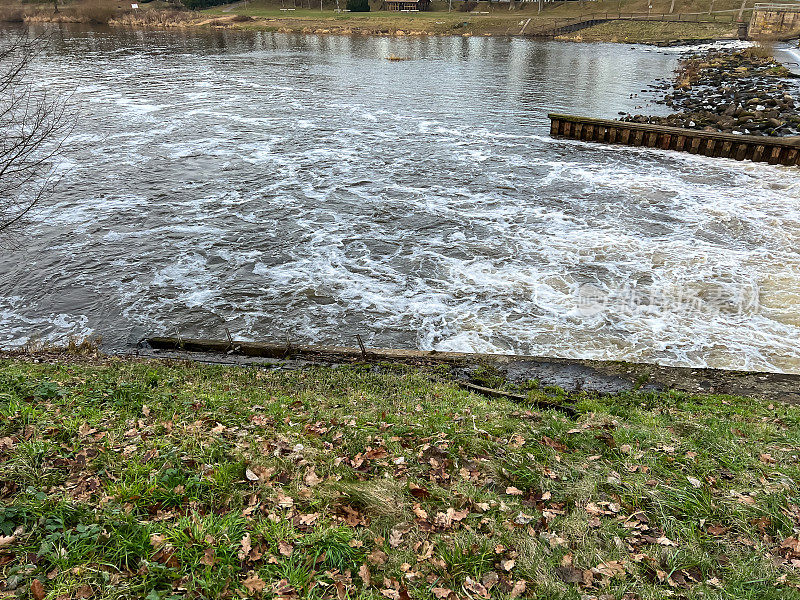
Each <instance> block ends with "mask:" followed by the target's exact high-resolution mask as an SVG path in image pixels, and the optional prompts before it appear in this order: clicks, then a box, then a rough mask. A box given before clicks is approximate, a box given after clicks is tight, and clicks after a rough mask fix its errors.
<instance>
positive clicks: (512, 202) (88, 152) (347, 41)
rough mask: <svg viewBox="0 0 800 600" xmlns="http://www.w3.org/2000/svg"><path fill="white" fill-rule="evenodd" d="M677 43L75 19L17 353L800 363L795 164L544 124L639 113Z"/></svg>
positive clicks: (55, 47)
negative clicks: (132, 346) (54, 163)
mask: <svg viewBox="0 0 800 600" xmlns="http://www.w3.org/2000/svg"><path fill="white" fill-rule="evenodd" d="M390 54H396V55H400V56H407V57H409V58H411V59H412V60H408V61H403V62H390V61H387V60H386V59H385V57H386V56H388V55H390ZM677 58H678V55H677V54H676V53H675V52H671V51H666V52H665V51H659V50H657V49H653V48H645V47H635V48H630V47H627V46H622V45H612V44H594V45H581V44H559V43H547V42H539V41H529V40H520V39H513V40H506V39H494V38H492V39H489V38H470V39H466V38H424V39H389V38H360V37H324V36H323V37H316V36H292V35H282V34H273V33H258V32H238V33H237V32H119V31H118V32H112V31H110V30H109V31H92V30H85V29H80V28H64V29H61V30H58V32H57V33H56V35H54V36H53V38H52V40H51V42H50V48H49V50H48V53H47V55H46V56H45V57H43V59H42V60H41V61H39V62H38V63H37V65H36V79H37V81H38V82H39V84H40V85H42V86H46V87H47V88H48V89H60V90H65V91H70V92H71V93H72V103H73V106H76V107H78V109H79V119H80V120H79V127H78V132H79V133H77V134H76V135H75V136H73V139H72V140H71V141H70V147H71V149H72V151H71V153H70V155H69V156H68V157H67V159H66V160H65V162H64V165H62V166H63V169H64V173H65V179H64V182H63V185H62V187H61V190H60V192H59V193H58V195H57V197H56V198H55V199H54V201H53V202H52V203H51V204H50V205H49V206H47V207H46V208H45V209H44V210H43V211H41V212H40V213H39V214H38V215H37V222H36V223H35V226H34V228H33V229H32V230H31V231H29V232H28V233H27V234H26V236H25V239H24V240H23V244H22V245H21V246H20V247H19V248H15V249H13V250H11V251H3V252H2V255H0V319H2V324H3V325H2V328H1V329H0V345H4V346H14V345H20V344H24V343H26V342H27V341H29V340H30V339H32V338H38V339H45V340H58V339H64V338H65V337H67V336H70V335H77V336H83V335H87V334H99V335H102V336H103V338H104V340H105V343H106V344H107V345H108V346H109V347H110V348H112V349H121V348H123V347H124V346H125V345H126V344H128V343H130V342H135V341H136V340H138V339H139V338H140V337H142V336H144V335H147V334H158V333H161V334H174V333H176V332H179V333H180V334H181V335H183V336H185V337H190V336H205V337H216V338H220V337H223V336H224V328H225V327H228V328H229V329H230V330H231V332H233V334H234V335H235V336H237V337H240V338H244V339H258V340H270V341H277V340H285V339H286V337H287V335H288V336H290V338H291V339H292V340H294V341H295V342H306V343H311V342H313V343H334V344H345V345H353V344H354V340H353V336H354V334H356V333H360V334H361V335H362V336H363V337H364V339H365V341H367V343H368V344H370V345H376V346H377V345H380V346H398V347H406V348H423V349H439V350H466V351H482V352H483V351H485V352H513V353H526V354H541V355H552V356H566V357H589V358H606V359H626V360H637V361H649V362H659V363H664V364H676V365H710V366H717V367H731V368H750V369H766V370H779V371H780V370H783V371H793V372H798V371H800V350H799V349H798V343H797V340H798V339H799V337H800V336H798V333H799V332H800V328H799V326H800V317H798V307H799V306H800V293H798V289H800V285H799V284H800V256H798V247H800V204H799V203H798V195H799V193H800V192H799V190H800V188H799V187H798V183H800V172H799V171H798V170H797V169H790V168H784V167H772V166H768V165H764V164H752V163H736V162H733V161H726V160H712V159H708V158H705V157H696V156H691V155H688V154H677V153H666V152H661V151H656V150H642V149H632V148H621V147H607V146H602V145H590V144H584V143H579V142H573V141H559V140H554V139H551V138H550V137H549V135H548V121H547V119H546V114H547V112H548V111H563V112H570V113H577V114H586V115H595V116H604V117H614V116H616V113H617V111H618V110H625V111H632V112H634V111H636V110H637V107H639V106H641V105H642V104H643V103H644V101H643V100H642V97H641V95H640V96H639V97H636V96H634V97H633V98H631V95H632V94H641V90H642V89H644V88H645V87H646V85H647V84H649V83H651V82H652V81H653V80H654V79H655V78H658V77H668V76H669V74H670V72H671V71H672V69H673V68H674V67H675V65H676V62H677ZM638 110H648V111H654V110H658V108H657V107H652V106H651V107H647V108H644V109H642V108H640V109H638Z"/></svg>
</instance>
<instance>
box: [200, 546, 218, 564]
mask: <svg viewBox="0 0 800 600" xmlns="http://www.w3.org/2000/svg"><path fill="white" fill-rule="evenodd" d="M216 563H217V557H216V554H214V549H213V548H206V549H205V550H204V551H203V556H201V557H200V564H201V565H205V566H207V567H213V566H214V565H215V564H216Z"/></svg>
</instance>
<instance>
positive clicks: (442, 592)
mask: <svg viewBox="0 0 800 600" xmlns="http://www.w3.org/2000/svg"><path fill="white" fill-rule="evenodd" d="M431 592H433V595H434V596H436V597H437V598H439V599H440V600H441V599H442V598H447V597H448V596H449V595H450V594H452V593H453V590H451V589H449V588H443V587H435V588H433V589H432V590H431Z"/></svg>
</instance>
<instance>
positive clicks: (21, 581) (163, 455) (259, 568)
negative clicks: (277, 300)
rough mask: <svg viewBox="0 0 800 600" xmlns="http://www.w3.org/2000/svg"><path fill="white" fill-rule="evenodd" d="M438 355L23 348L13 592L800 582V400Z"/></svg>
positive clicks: (6, 557)
mask: <svg viewBox="0 0 800 600" xmlns="http://www.w3.org/2000/svg"><path fill="white" fill-rule="evenodd" d="M431 375H432V374H431V373H430V372H426V371H421V370H417V369H412V368H409V367H400V366H384V367H375V366H352V367H342V368H313V369H306V370H295V371H277V370H262V369H254V368H250V369H246V368H226V367H210V366H200V365H195V364H182V363H180V364H179V363H174V364H167V363H162V362H155V361H151V362H132V361H122V360H107V361H106V360H100V361H92V362H81V361H78V362H72V363H66V362H54V364H47V363H34V362H30V361H20V360H4V361H2V362H0V501H1V502H2V508H0V569H1V570H2V571H1V572H0V581H3V582H5V587H4V591H3V592H0V593H5V594H6V595H7V596H14V595H19V594H28V593H29V594H30V596H31V597H34V598H43V597H48V598H67V597H72V598H88V597H92V598H151V599H156V598H170V597H184V596H186V595H189V596H192V597H205V598H225V597H262V596H263V597H280V598H334V597H337V598H346V597H350V598H375V599H378V598H390V599H401V598H415V599H417V598H419V599H432V600H433V599H436V600H444V599H447V600H454V599H457V598H490V597H491V598H516V597H525V598H543V599H544V598H548V599H553V598H575V599H577V598H600V597H602V598H606V599H609V598H617V599H619V598H625V599H627V600H632V599H635V598H641V599H647V598H653V599H655V598H664V597H667V596H672V597H679V598H754V599H755V598H759V599H770V598H774V599H778V598H780V599H788V598H800V591H798V581H800V580H799V579H798V568H797V567H798V565H800V562H798V560H799V559H800V542H798V541H797V532H798V528H799V527H800V509H798V504H800V498H798V497H797V496H798V492H797V489H798V479H799V478H800V471H799V470H798V453H799V452H800V429H798V425H799V424H800V408H798V407H787V406H783V405H774V406H773V405H770V404H769V403H768V402H761V401H752V400H747V399H743V398H734V397H714V396H704V397H700V396H689V395H685V394H677V393H668V394H656V393H644V392H641V393H631V394H625V395H620V396H605V397H594V396H587V395H578V396H574V397H570V398H564V397H562V398H561V400H564V401H569V402H572V403H574V404H575V406H577V407H578V408H579V409H580V410H581V412H582V416H580V417H579V418H578V419H576V420H572V419H569V418H567V417H566V416H564V415H563V414H562V413H560V412H555V411H540V410H535V409H532V408H531V407H530V406H526V405H524V404H511V403H509V402H507V401H505V400H502V399H487V398H484V397H482V396H477V395H474V394H471V393H468V392H466V391H463V390H461V389H459V388H458V387H457V386H455V385H453V384H452V383H449V382H447V381H446V380H442V379H440V378H438V377H432V376H431ZM483 381H484V383H487V384H489V385H493V386H501V385H504V384H503V382H502V381H498V380H496V379H495V378H494V377H493V376H492V374H491V373H489V372H487V373H484V376H483ZM527 389H528V392H529V394H530V397H531V398H537V397H542V396H547V397H551V396H553V395H555V396H559V392H558V390H554V389H549V390H540V389H538V388H537V387H536V386H535V385H534V384H531V385H529V386H527Z"/></svg>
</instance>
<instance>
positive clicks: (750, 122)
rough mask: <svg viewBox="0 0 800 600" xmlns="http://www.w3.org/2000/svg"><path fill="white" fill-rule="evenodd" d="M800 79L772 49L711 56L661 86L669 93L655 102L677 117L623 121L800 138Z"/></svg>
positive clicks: (684, 66)
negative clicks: (774, 56) (777, 59)
mask: <svg viewBox="0 0 800 600" xmlns="http://www.w3.org/2000/svg"><path fill="white" fill-rule="evenodd" d="M796 79H797V76H795V75H793V74H792V73H791V72H790V71H789V70H788V69H787V68H786V67H784V66H783V65H781V64H780V63H778V62H777V61H776V60H775V59H774V58H772V55H771V52H770V50H769V48H765V47H761V46H756V47H754V48H748V49H746V50H741V51H738V52H729V51H711V52H706V53H702V54H699V55H694V56H690V57H688V58H686V59H684V60H683V61H682V62H681V66H680V69H679V70H678V72H677V74H676V76H675V80H674V81H673V82H665V83H661V84H659V85H657V86H656V87H657V88H659V89H662V90H665V91H666V93H664V94H663V95H661V96H660V97H658V98H657V99H656V100H655V101H656V102H657V103H659V104H665V105H666V106H668V107H670V108H672V109H673V110H677V111H678V112H675V113H673V114H671V115H668V116H663V117H662V116H641V115H637V116H633V117H631V116H628V117H626V118H624V119H623V120H628V121H634V122H637V123H653V124H658V125H668V126H673V127H684V128H690V129H704V130H707V131H721V132H725V133H740V134H744V135H764V136H779V137H785V136H797V135H799V134H800V114H799V113H798V105H799V103H800V97H799V96H798V84H797V82H796V81H795V80H796Z"/></svg>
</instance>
